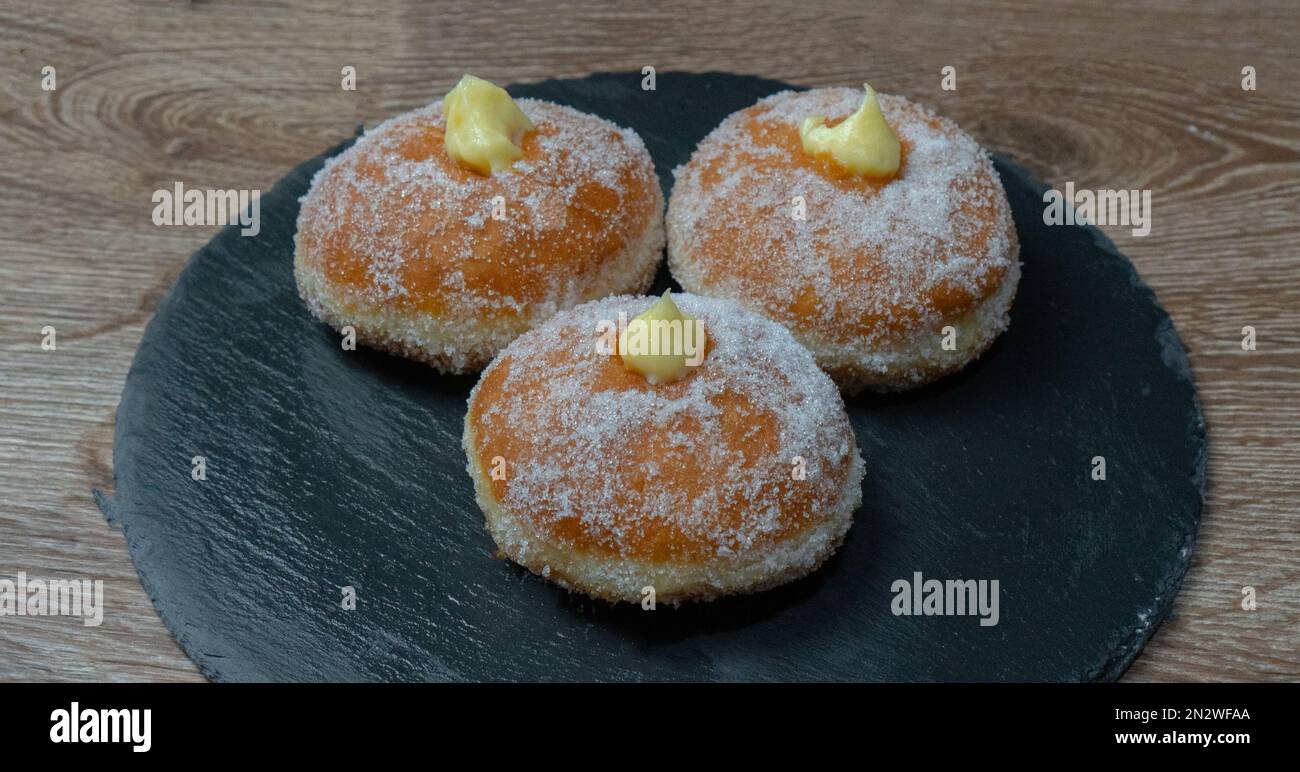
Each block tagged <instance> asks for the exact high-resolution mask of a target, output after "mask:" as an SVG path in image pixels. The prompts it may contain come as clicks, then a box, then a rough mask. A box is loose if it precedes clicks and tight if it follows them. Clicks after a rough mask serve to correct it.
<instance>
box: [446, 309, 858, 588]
mask: <svg viewBox="0 0 1300 772" xmlns="http://www.w3.org/2000/svg"><path fill="white" fill-rule="evenodd" d="M674 299H675V300H677V302H678V304H679V305H680V306H681V307H682V309H683V312H684V313H686V314H687V315H690V316H693V317H695V318H702V319H704V320H705V325H706V326H705V329H706V332H707V334H708V336H709V340H710V348H709V353H708V356H706V358H705V360H704V364H703V365H701V366H700V368H699V369H698V370H695V371H693V372H692V373H691V375H689V376H688V377H687V378H685V379H683V380H681V381H677V382H674V383H671V384H662V385H658V386H652V385H650V384H649V383H648V382H647V381H646V380H645V379H644V378H643V377H642V376H640V375H638V374H636V373H634V372H632V371H630V370H628V369H627V368H626V367H624V366H623V364H622V362H621V360H620V359H619V358H618V357H616V356H615V357H610V356H608V355H602V354H598V353H596V352H595V349H594V341H595V338H596V334H595V331H596V329H597V325H598V324H599V322H600V321H601V320H605V319H608V320H610V321H613V320H615V319H616V318H617V314H618V312H619V311H623V312H625V313H626V314H627V315H628V318H631V317H632V316H635V314H636V313H638V312H640V311H641V310H644V308H645V307H646V306H648V305H649V303H650V299H647V298H628V297H622V298H611V299H607V300H604V301H598V302H596V303H589V304H586V305H584V306H580V307H578V308H576V309H573V310H572V311H567V312H562V313H561V314H559V315H558V316H557V317H555V318H554V319H552V320H550V321H548V322H547V323H546V324H545V325H543V326H542V327H540V328H538V329H535V330H533V331H531V332H529V333H526V334H525V335H523V336H521V337H520V338H519V339H518V340H516V341H515V342H514V343H512V344H511V345H510V346H509V347H508V348H507V349H506V350H505V351H503V352H502V353H501V355H500V356H499V357H498V358H497V359H496V360H495V361H494V362H493V364H492V365H491V366H490V367H488V369H487V370H486V371H485V372H484V374H483V378H482V379H481V380H480V382H479V384H478V385H477V386H476V387H475V389H474V392H473V394H472V395H471V398H470V409H469V412H468V414H467V416H466V426H465V437H464V442H465V449H466V454H467V457H468V459H469V461H468V468H469V471H470V474H471V476H472V477H473V478H474V480H475V484H476V491H477V494H478V498H479V503H480V505H481V506H482V508H483V510H484V513H485V516H486V518H487V522H488V526H489V529H490V530H491V531H492V534H493V537H494V538H495V539H496V541H497V543H498V546H499V547H500V548H501V550H502V552H503V553H505V554H506V555H507V556H509V557H510V558H511V559H513V560H515V561H516V562H518V563H520V564H522V565H524V566H526V567H528V568H530V569H532V570H534V571H535V572H537V573H539V574H543V575H545V576H547V577H548V578H551V579H553V580H555V581H558V582H560V583H562V584H564V585H565V586H567V587H570V588H572V589H577V590H580V591H582V592H586V593H588V594H590V595H593V596H595V597H602V598H606V599H613V600H636V599H638V598H639V597H640V593H641V591H642V589H643V588H644V587H645V586H654V587H655V590H656V593H657V595H658V598H659V599H660V600H685V599H706V598H712V597H716V596H717V595H721V594H727V593H734V592H750V591H756V590H758V589H763V588H765V587H769V586H772V585H773V584H776V583H780V582H782V581H788V580H789V579H791V578H795V577H796V576H801V575H803V574H805V573H807V572H809V571H811V570H813V569H815V567H816V566H817V565H819V564H820V562H821V561H822V560H824V559H825V557H826V556H828V555H829V554H830V553H831V552H833V551H834V549H835V547H836V546H837V545H838V544H839V542H840V540H841V539H842V537H843V534H844V532H845V531H846V530H847V528H848V525H849V523H850V518H851V515H852V512H853V510H854V509H856V507H857V504H858V502H859V501H860V500H861V490H860V487H859V486H860V483H861V479H862V465H861V459H860V457H859V456H858V453H857V449H856V445H855V442H854V438H853V433H852V430H851V428H850V427H849V424H848V418H847V416H846V415H845V414H844V408H843V403H842V401H841V400H840V398H839V396H838V394H837V393H836V391H835V388H834V386H833V384H831V382H830V381H829V379H827V378H826V376H825V375H824V374H823V373H821V372H820V371H819V370H818V369H817V367H816V364H815V363H814V362H813V361H812V358H811V357H810V356H809V355H808V353H807V352H806V351H805V350H804V349H803V348H802V347H800V346H799V345H798V344H797V343H796V342H795V341H794V339H793V338H792V337H791V336H790V335H789V333H788V332H787V331H786V330H784V329H782V328H780V327H779V326H778V325H776V324H774V323H772V322H770V321H769V320H766V319H763V318H762V317H760V316H758V315H756V314H753V313H751V312H747V311H744V310H743V309H741V308H740V307H739V306H736V305H735V304H733V303H730V302H727V301H720V300H709V299H705V298H697V297H693V296H690V295H679V296H675V298H674ZM796 458H798V459H801V460H799V461H796ZM796 465H797V466H799V467H800V468H801V472H800V473H799V474H793V473H792V469H793V468H794V466H796ZM494 467H496V468H497V470H498V472H499V474H498V475H496V476H494V475H493V474H492V470H493V469H494Z"/></svg>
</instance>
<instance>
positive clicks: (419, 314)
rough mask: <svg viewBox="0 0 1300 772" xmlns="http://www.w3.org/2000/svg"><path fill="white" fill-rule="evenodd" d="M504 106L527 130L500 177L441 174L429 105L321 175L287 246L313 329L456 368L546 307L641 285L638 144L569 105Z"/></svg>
mask: <svg viewBox="0 0 1300 772" xmlns="http://www.w3.org/2000/svg"><path fill="white" fill-rule="evenodd" d="M519 105H520V107H521V108H522V109H523V110H524V112H525V113H526V114H528V115H529V118H530V119H531V120H532V121H533V122H534V124H535V125H536V126H537V130H536V131H535V132H533V133H530V134H528V135H527V136H526V137H525V139H524V141H523V150H524V156H523V158H522V159H521V160H520V161H519V162H517V163H516V164H515V166H514V167H513V169H512V170H511V171H507V172H502V173H498V174H494V175H491V176H481V175H478V174H476V173H474V172H472V171H469V170H466V169H463V168H461V167H460V166H458V165H457V164H456V163H455V162H453V161H452V160H451V159H450V158H449V157H448V156H447V155H446V153H445V151H444V149H443V141H442V139H443V118H442V114H441V107H440V106H439V105H431V106H429V107H426V108H424V109H422V110H417V111H414V112H411V113H406V114H404V115H401V116H398V117H396V118H394V119H392V120H390V121H388V122H386V123H384V124H383V125H381V126H379V127H378V128H377V129H375V130H374V131H372V132H370V133H368V134H367V135H366V136H365V137H363V138H362V139H361V140H359V141H358V142H357V144H356V145H354V146H353V147H352V148H350V149H348V150H347V151H345V152H344V153H342V154H341V155H339V156H338V157H336V158H334V159H331V160H330V162H328V163H327V164H326V166H325V167H324V168H323V169H322V170H321V171H320V172H319V173H318V174H317V176H316V178H315V179H314V180H313V183H312V187H311V190H310V191H309V192H308V194H307V195H306V196H305V197H304V199H303V202H302V208H301V211H300V214H299V219H298V233H297V236H296V255H295V273H296V275H297V276H298V282H299V286H300V289H301V290H302V294H303V296H304V299H305V300H307V302H308V305H309V307H311V308H312V309H313V310H314V311H315V312H316V313H317V315H318V316H320V317H321V318H322V319H324V320H325V321H327V322H329V323H330V324H333V325H335V326H336V327H341V326H343V325H346V324H352V325H353V326H354V327H357V329H358V337H359V339H361V340H363V341H364V342H366V343H367V344H369V345H375V346H376V347H379V348H384V349H386V350H390V351H394V352H396V353H401V354H404V355H407V356H412V357H414V358H417V359H423V360H425V361H428V362H430V363H431V364H434V365H435V366H437V367H439V368H440V369H444V370H453V371H465V370H472V369H476V368H478V367H482V365H483V364H484V363H485V362H486V361H487V360H488V359H490V357H491V356H492V354H494V353H495V352H496V351H497V350H499V349H500V347H501V346H502V345H504V343H505V342H508V341H509V340H510V339H511V338H512V337H513V336H514V335H516V334H518V333H519V332H522V331H523V330H524V329H527V328H528V327H530V326H532V325H533V324H536V323H537V322H539V321H541V320H542V319H544V318H546V317H548V316H550V315H551V314H552V313H554V312H555V311H556V310H557V309H559V308H565V307H571V306H573V305H575V304H577V303H580V302H583V301H585V300H589V299H592V298H594V297H600V296H602V295H604V294H608V293H610V292H627V291H637V290H640V289H642V288H643V287H644V286H646V285H647V284H648V281H649V278H648V277H652V276H653V272H654V267H655V265H656V264H657V261H658V256H659V250H661V249H662V243H663V235H662V226H661V222H662V220H661V214H662V211H663V197H662V193H661V191H660V189H659V184H658V180H657V178H656V176H655V174H654V167H653V163H652V162H651V160H650V157H649V154H648V153H647V152H646V150H645V147H644V145H643V144H642V143H641V141H640V139H639V138H638V137H637V136H636V135H635V133H633V132H631V131H630V130H627V129H620V128H618V127H617V126H614V125H613V124H611V123H609V122H607V121H604V120H602V119H600V118H597V117H595V116H590V115H586V114H583V113H580V112H578V111H576V110H572V109H570V108H566V107H561V106H559V105H554V104H551V103H547V102H540V101H537V100H527V99H522V100H519ZM431 322H435V323H445V324H446V326H447V330H446V332H447V334H440V333H442V332H443V329H442V328H441V327H439V326H438V325H437V324H433V325H431Z"/></svg>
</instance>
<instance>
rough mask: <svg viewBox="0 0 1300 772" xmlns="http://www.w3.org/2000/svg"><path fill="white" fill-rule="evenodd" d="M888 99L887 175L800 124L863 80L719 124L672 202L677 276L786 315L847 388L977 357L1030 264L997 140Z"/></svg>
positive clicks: (943, 370) (856, 98) (854, 95)
mask: <svg viewBox="0 0 1300 772" xmlns="http://www.w3.org/2000/svg"><path fill="white" fill-rule="evenodd" d="M879 100H880V106H881V110H882V111H883V113H884V116H885V119H886V120H887V122H888V123H889V125H890V126H891V127H892V128H893V130H894V132H895V134H896V135H897V137H898V139H899V141H900V143H901V145H902V165H901V168H900V169H899V172H898V174H897V176H895V177H894V178H892V179H890V180H888V181H879V180H873V179H871V178H858V177H854V176H852V175H849V174H846V173H844V172H843V171H841V170H840V169H838V168H837V167H836V166H835V164H834V163H833V161H832V160H831V159H828V158H824V157H820V156H819V157H813V156H809V155H808V154H806V153H804V152H803V148H802V145H801V142H800V134H799V125H800V122H801V121H802V120H803V119H804V118H806V117H808V116H810V115H825V116H829V117H830V119H831V123H832V124H833V123H834V122H836V121H838V120H840V119H842V118H844V117H845V116H848V115H850V114H852V113H853V112H854V111H855V110H857V109H858V107H859V105H860V104H861V103H862V92H861V91H860V90H855V89H848V88H827V89H817V90H813V91H803V92H794V91H784V92H781V93H778V94H774V95H772V96H770V97H767V98H765V99H763V100H762V101H760V102H758V103H757V104H755V105H753V106H751V107H749V108H746V109H744V110H741V111H739V112H736V113H733V114H732V115H731V116H729V117H728V118H726V119H725V120H724V121H723V122H722V124H721V125H719V126H718V127H717V128H716V129H714V130H713V132H712V133H710V134H709V135H708V136H707V137H705V138H704V140H703V141H702V142H700V144H699V147H697V148H696V150H695V152H694V154H693V155H692V157H691V159H690V161H689V162H688V163H687V164H685V165H684V166H682V167H679V168H678V169H677V170H676V171H675V175H676V181H675V183H674V187H673V193H672V198H671V200H670V201H669V204H668V216H667V229H668V260H669V266H670V267H671V269H672V272H673V276H674V277H675V278H676V279H677V281H678V282H680V283H681V285H682V286H683V287H684V288H685V289H686V290H687V291H688V292H695V293H699V294H703V295H711V296H719V297H728V298H733V299H735V300H737V301H739V302H741V303H742V304H744V305H746V306H748V307H750V308H754V309H757V310H760V311H762V312H763V313H764V314H766V315H768V316H770V317H771V318H773V319H775V320H777V321H779V322H781V323H782V324H784V325H786V326H787V327H789V328H790V330H791V331H792V332H793V333H794V335H795V337H796V338H797V339H798V340H799V341H800V342H801V343H803V344H804V345H805V346H807V347H808V349H809V350H810V351H811V352H812V354H813V356H814V357H815V358H816V360H817V362H818V364H820V365H821V366H822V368H823V369H825V370H826V372H827V373H829V374H830V376H831V377H832V378H833V379H834V380H835V382H836V383H837V384H839V386H840V388H841V389H842V390H843V391H844V392H845V393H847V394H852V393H855V392H857V391H859V390H861V389H864V388H867V389H872V390H880V391H894V390H900V389H906V388H911V387H913V386H917V385H920V384H923V383H927V382H929V381H932V380H934V379H936V378H939V377H940V376H943V375H945V374H947V373H951V372H954V371H956V370H959V369H960V368H962V367H963V366H965V365H966V364H967V363H968V362H970V361H971V360H973V359H974V358H976V357H978V356H979V355H980V354H981V353H983V352H984V350H985V349H987V348H988V347H989V345H990V344H992V342H993V340H994V339H995V338H996V337H997V336H998V335H999V334H1000V333H1001V332H1002V331H1003V330H1004V329H1006V327H1007V324H1008V319H1009V316H1008V314H1009V310H1010V308H1011V302H1012V299H1013V298H1014V296H1015V292H1016V285H1017V284H1018V282H1019V278H1020V263H1019V260H1018V258H1019V245H1018V242H1017V239H1016V230H1015V224H1014V223H1013V222H1012V219H1011V208H1010V206H1009V205H1008V203H1007V198H1006V193H1005V192H1004V191H1003V189H1002V183H1001V181H1000V180H999V179H998V176H997V174H996V173H995V171H994V169H993V165H992V163H991V161H990V160H989V157H988V154H987V153H986V152H985V151H984V150H983V149H981V148H980V146H979V145H978V144H977V143H976V142H975V141H974V140H973V139H972V138H971V137H970V136H968V135H967V134H966V133H965V132H963V131H962V130H961V129H959V128H958V127H957V126H956V124H954V123H952V122H951V121H949V120H947V119H944V118H941V117H939V116H937V115H935V114H934V113H932V112H930V111H929V110H927V109H925V108H923V107H920V106H918V105H916V104H913V103H911V102H909V101H907V100H906V99H904V98H902V97H899V96H889V95H885V94H881V95H879ZM946 327H952V328H953V329H952V330H945V329H944V328H946ZM945 344H947V345H945Z"/></svg>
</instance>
